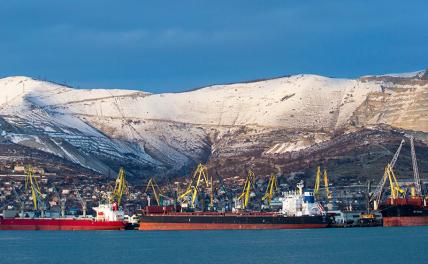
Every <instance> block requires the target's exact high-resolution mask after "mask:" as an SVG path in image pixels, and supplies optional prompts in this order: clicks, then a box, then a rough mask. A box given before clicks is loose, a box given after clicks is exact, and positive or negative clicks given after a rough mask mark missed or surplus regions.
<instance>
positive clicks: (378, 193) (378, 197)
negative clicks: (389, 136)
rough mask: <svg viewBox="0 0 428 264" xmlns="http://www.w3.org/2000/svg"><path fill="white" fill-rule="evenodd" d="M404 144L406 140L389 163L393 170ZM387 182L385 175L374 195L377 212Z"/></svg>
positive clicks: (401, 143) (402, 141)
mask: <svg viewBox="0 0 428 264" xmlns="http://www.w3.org/2000/svg"><path fill="white" fill-rule="evenodd" d="M404 142H405V141H404V139H402V140H401V142H400V145H399V146H398V148H397V151H395V154H394V156H393V157H392V159H391V161H390V162H389V163H388V164H389V166H390V167H391V169H394V166H395V163H396V162H397V159H398V156H399V155H400V152H401V148H402V147H403V144H404ZM386 180H387V177H386V175H385V174H384V177H382V179H381V180H380V182H379V184H378V185H377V187H376V189H375V191H374V193H373V196H372V200H374V206H373V207H374V209H375V210H377V207H378V206H379V203H380V200H381V198H382V191H383V189H384V187H385V183H386Z"/></svg>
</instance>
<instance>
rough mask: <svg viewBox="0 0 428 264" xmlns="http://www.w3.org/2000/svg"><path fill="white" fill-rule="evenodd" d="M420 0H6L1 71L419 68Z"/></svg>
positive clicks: (206, 80)
mask: <svg viewBox="0 0 428 264" xmlns="http://www.w3.org/2000/svg"><path fill="white" fill-rule="evenodd" d="M427 10H428V1H394V0H379V1H365V0H357V1H350V0H349V1H347V0H337V1H328V0H326V1H319V0H317V1H310V0H307V1H301V0H300V1H286V0H282V1H269V0H260V1H259V0H254V1H251V0H246V1H245V0H236V1H233V0H228V1H223V0H216V1H203V0H199V1H196V0H195V1H186V0H180V1H172V0H170V1H164V0H156V1H144V0H135V1H131V0H130V1H127V0H123V1H117V0H114V1H110V0H90V1H88V0H73V1H68V0H49V1H48V0H46V1H45V0H9V1H2V3H1V7H0V77H6V76H15V75H25V76H30V77H34V78H38V79H43V80H51V81H55V82H59V83H65V84H68V85H70V86H74V87H78V88H123V89H138V90H144V91H148V92H153V93H161V92H180V91H185V90H190V89H194V88H198V87H203V86H207V85H211V84H220V83H231V82H239V81H247V80H255V79H262V78H271V77H278V76H284V75H292V74H300V73H308V74H320V75H324V76H331V77H340V78H354V77H358V76H362V75H369V74H382V73H397V72H409V71H416V70H422V69H426V68H428V50H427V48H426V47H427V43H428V15H427Z"/></svg>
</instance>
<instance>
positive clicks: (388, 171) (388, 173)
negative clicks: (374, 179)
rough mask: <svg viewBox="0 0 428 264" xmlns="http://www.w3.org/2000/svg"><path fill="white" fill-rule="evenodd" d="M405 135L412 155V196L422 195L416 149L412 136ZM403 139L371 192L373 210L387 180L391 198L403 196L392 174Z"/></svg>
mask: <svg viewBox="0 0 428 264" xmlns="http://www.w3.org/2000/svg"><path fill="white" fill-rule="evenodd" d="M406 137H408V138H409V141H410V152H411V156H412V167H413V177H414V183H413V186H412V192H411V195H412V197H417V196H422V188H421V180H420V177H419V168H418V162H417V158H416V151H415V145H414V138H413V136H412V135H410V136H409V135H406ZM404 142H405V140H404V139H402V140H401V142H400V145H399V147H398V149H397V151H396V152H395V154H394V156H393V158H392V160H391V162H390V163H388V164H387V166H386V168H385V173H384V176H383V177H382V179H381V181H380V183H379V185H378V187H377V188H376V190H375V192H374V193H373V197H372V200H373V208H374V209H375V210H377V209H378V206H379V203H380V201H381V199H382V193H383V189H384V186H385V183H386V181H387V180H389V182H390V189H391V198H393V199H395V198H398V196H399V194H403V195H404V196H405V193H406V191H404V190H403V189H402V188H401V187H400V186H399V185H398V183H397V180H396V177H395V174H394V170H393V169H394V165H395V163H396V162H397V159H398V156H399V154H400V151H401V148H402V146H403V144H404Z"/></svg>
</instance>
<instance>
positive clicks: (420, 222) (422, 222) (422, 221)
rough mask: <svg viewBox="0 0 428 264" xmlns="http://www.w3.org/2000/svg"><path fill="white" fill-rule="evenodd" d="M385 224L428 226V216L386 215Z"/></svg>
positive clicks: (388, 225) (389, 225)
mask: <svg viewBox="0 0 428 264" xmlns="http://www.w3.org/2000/svg"><path fill="white" fill-rule="evenodd" d="M383 226H387V227H391V226H428V216H397V217H384V218H383Z"/></svg>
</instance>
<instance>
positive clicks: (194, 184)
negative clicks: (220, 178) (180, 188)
mask: <svg viewBox="0 0 428 264" xmlns="http://www.w3.org/2000/svg"><path fill="white" fill-rule="evenodd" d="M203 183H205V186H206V188H207V189H209V188H210V185H211V186H212V178H211V180H209V178H208V168H207V166H205V165H203V164H199V165H198V167H197V168H196V170H195V172H194V173H193V176H192V178H191V179H190V182H189V185H188V186H187V188H186V191H185V192H184V193H182V194H181V195H180V196H179V197H178V199H179V200H184V199H185V198H186V196H188V195H189V194H191V201H190V205H191V207H195V202H196V198H197V197H198V194H199V188H200V185H202V184H203ZM212 195H213V194H212V187H211V194H210V206H212V204H213V196H212Z"/></svg>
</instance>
